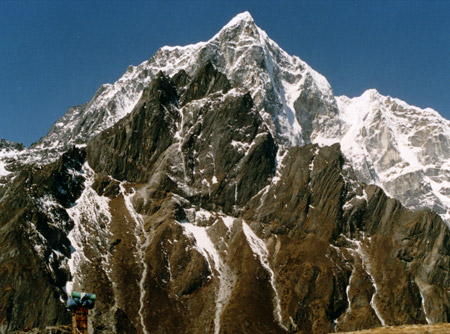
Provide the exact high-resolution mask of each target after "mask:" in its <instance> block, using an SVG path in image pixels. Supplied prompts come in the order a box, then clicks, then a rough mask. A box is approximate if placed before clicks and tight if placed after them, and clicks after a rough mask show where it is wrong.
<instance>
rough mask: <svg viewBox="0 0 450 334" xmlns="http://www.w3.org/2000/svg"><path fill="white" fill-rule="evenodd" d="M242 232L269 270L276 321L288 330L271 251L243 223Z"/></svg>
mask: <svg viewBox="0 0 450 334" xmlns="http://www.w3.org/2000/svg"><path fill="white" fill-rule="evenodd" d="M242 230H243V232H244V234H245V237H246V238H247V241H248V244H249V246H250V248H251V249H252V251H253V253H254V254H255V255H257V256H258V258H259V261H260V263H261V265H262V266H263V267H264V269H266V270H267V272H268V273H269V275H270V284H271V285H272V289H273V292H274V297H273V303H274V316H275V319H276V320H277V321H278V324H279V325H280V326H281V327H282V328H283V329H285V330H287V328H286V327H285V326H284V325H283V322H282V321H283V319H282V317H281V306H280V297H279V296H278V291H277V289H276V284H275V273H274V271H273V270H272V268H270V263H269V251H268V249H267V247H266V244H265V243H264V241H263V240H261V239H260V238H258V237H257V236H256V234H255V233H254V232H253V230H252V229H251V228H250V226H248V225H247V223H246V222H242Z"/></svg>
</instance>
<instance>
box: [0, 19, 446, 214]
mask: <svg viewBox="0 0 450 334" xmlns="http://www.w3.org/2000/svg"><path fill="white" fill-rule="evenodd" d="M208 62H209V63H211V64H212V65H213V66H214V68H215V69H217V70H218V71H219V72H221V73H223V74H224V75H225V76H226V78H227V79H228V80H229V82H230V84H231V86H232V87H233V88H234V89H235V91H237V92H241V93H247V92H249V93H250V95H251V97H252V100H253V103H254V105H255V109H256V110H257V111H258V113H259V114H260V115H261V117H262V119H263V121H264V124H265V125H266V126H267V127H268V128H269V129H270V132H271V135H272V136H273V137H274V138H275V140H276V142H277V143H278V144H279V145H284V146H287V147H290V146H296V145H304V144H308V143H316V144H319V145H331V144H333V143H337V142H339V143H340V144H341V146H342V150H343V152H344V154H345V155H346V157H347V159H349V160H350V161H352V163H353V164H354V167H355V169H356V170H357V171H358V173H359V175H360V177H362V178H363V180H365V181H366V182H375V183H376V184H378V185H380V186H382V187H383V188H384V189H385V190H386V191H387V192H388V193H389V194H391V195H392V196H396V197H398V198H400V199H401V200H402V201H403V203H404V204H407V205H408V206H410V207H420V208H422V207H431V208H434V209H435V210H437V211H438V212H440V213H441V214H442V213H444V212H447V210H449V208H450V199H448V197H449V195H448V194H449V193H450V187H447V186H445V184H446V183H442V182H444V181H445V180H447V175H448V173H450V172H449V171H448V170H450V162H449V156H450V151H449V149H448V147H449V146H450V145H449V142H450V133H449V131H450V130H449V122H448V121H446V120H444V119H443V118H442V117H441V116H440V115H439V114H438V113H437V112H436V111H434V110H432V109H420V108H417V107H412V106H409V105H408V104H407V103H405V102H403V101H401V100H399V99H395V98H392V97H389V96H383V95H381V94H380V93H379V92H378V91H377V90H375V89H370V90H367V91H366V92H364V93H363V94H362V95H361V96H359V97H356V98H352V99H351V98H348V97H345V96H341V97H338V98H335V96H334V94H333V91H332V89H331V86H330V84H329V83H328V81H327V79H326V78H325V77H324V76H322V75H321V74H319V73H317V72H316V71H315V70H314V69H312V68H311V67H310V66H309V65H308V64H307V63H305V62H304V61H302V60H301V59H300V58H298V57H297V56H291V55H289V54H288V53H287V52H285V51H284V50H283V49H282V48H280V46H279V45H278V44H277V43H276V42H274V41H273V40H271V39H270V38H269V36H268V35H267V33H266V32H265V31H264V30H262V29H261V28H259V27H258V26H257V25H256V23H255V21H254V20H253V17H252V16H251V15H250V13H248V12H243V13H240V14H238V15H237V16H236V17H234V18H233V19H231V20H230V21H229V22H228V23H227V24H226V25H225V26H224V27H223V28H222V29H221V30H220V31H219V32H218V33H217V34H215V35H214V36H213V37H212V38H211V39H209V40H208V41H204V42H199V43H196V44H191V45H186V46H171V47H169V46H164V47H162V48H161V49H159V50H158V51H157V52H156V54H155V55H154V56H153V57H151V58H150V59H149V60H147V61H144V62H143V63H141V64H140V65H138V66H130V67H128V69H127V70H126V72H125V73H124V74H123V76H122V77H121V78H119V80H117V81H116V82H115V83H113V84H104V85H102V86H101V87H100V88H99V90H98V91H97V92H96V94H95V95H94V97H93V98H92V99H91V100H90V101H89V102H88V103H86V104H85V105H82V106H76V107H73V108H70V109H69V110H68V111H67V113H66V114H65V115H64V116H63V117H62V118H61V119H60V120H58V121H57V122H56V123H55V124H54V125H53V127H52V128H51V129H50V131H49V133H48V134H47V135H46V136H45V137H43V138H42V139H41V140H40V141H39V142H37V143H36V144H34V145H33V146H32V147H31V149H29V150H27V151H23V152H21V153H20V155H17V159H16V160H17V161H19V160H20V161H27V162H38V163H46V162H49V161H53V160H55V159H56V158H57V157H59V156H60V154H61V153H62V152H64V151H65V150H67V148H69V147H70V146H73V145H85V144H87V143H88V142H89V141H90V140H91V139H92V138H93V137H94V136H96V135H97V134H99V133H100V132H102V131H104V130H105V129H107V128H109V127H111V126H112V125H114V124H116V123H117V122H118V121H119V120H120V119H121V118H123V117H124V116H126V115H128V114H129V113H130V112H131V111H132V110H133V108H134V107H135V106H136V104H137V102H138V101H139V99H140V98H141V95H142V91H143V89H144V88H145V87H147V86H148V85H149V83H150V82H151V81H152V80H153V79H154V78H155V77H156V75H157V74H158V73H159V72H163V73H165V74H166V75H167V76H169V77H173V76H174V75H176V74H177V73H179V72H180V71H184V72H185V73H186V74H187V76H188V77H190V78H192V77H193V76H194V75H195V73H196V72H197V71H198V70H199V69H200V68H201V67H202V66H203V65H204V64H206V63H208ZM8 159H9V160H8V161H12V160H14V159H11V158H8ZM2 166H3V167H2V168H3V169H2V170H5V172H3V174H5V173H6V171H7V170H9V169H10V168H9V167H8V163H2ZM427 171H428V172H427ZM436 171H439V173H444V175H445V176H442V175H440V176H436V175H434V174H436ZM433 173H434V174H433ZM393 180H403V181H401V182H400V181H399V182H400V183H401V184H399V183H397V182H394V181H393ZM445 182H447V181H445ZM410 184H414V186H415V187H416V188H417V189H419V192H420V194H422V195H420V196H416V195H412V194H411V190H410V188H411V187H410V186H408V185H410ZM445 203H446V204H445Z"/></svg>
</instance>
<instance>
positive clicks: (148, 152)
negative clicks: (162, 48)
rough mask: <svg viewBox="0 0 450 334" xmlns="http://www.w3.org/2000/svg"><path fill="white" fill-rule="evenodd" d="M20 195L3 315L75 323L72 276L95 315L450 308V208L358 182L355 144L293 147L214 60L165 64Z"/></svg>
mask: <svg viewBox="0 0 450 334" xmlns="http://www.w3.org/2000/svg"><path fill="white" fill-rule="evenodd" d="M4 196H5V197H4V199H3V201H2V202H1V204H0V205H1V206H0V218H1V220H0V223H1V226H0V229H1V234H0V238H1V239H0V240H1V244H0V245H1V246H0V247H2V251H1V258H0V278H1V279H0V291H2V293H3V296H5V298H3V299H2V300H1V301H0V332H1V333H6V332H8V331H10V330H13V329H20V328H25V327H39V326H41V327H42V326H45V325H52V324H55V323H67V322H68V321H69V319H68V314H67V313H65V311H64V305H63V303H62V302H60V300H59V299H60V297H62V296H63V294H64V292H63V290H62V287H63V286H64V285H65V284H66V281H67V280H69V281H72V282H73V285H74V288H75V289H80V290H84V291H90V292H93V293H95V294H97V296H98V300H97V304H96V307H95V309H94V310H93V311H92V312H91V313H90V319H91V320H90V321H91V322H90V325H91V328H92V329H93V331H94V332H95V333H139V334H140V333H143V334H146V333H193V334H197V333H222V334H225V333H305V334H306V333H327V332H332V331H334V330H341V331H344V330H357V329H364V328H372V327H376V326H380V325H398V324H403V323H425V322H426V321H430V322H445V321H448V320H449V316H448V315H449V312H450V304H449V299H448V292H447V289H448V287H449V283H450V281H449V279H448V268H449V248H448V240H449V232H448V228H447V226H446V225H445V223H443V221H442V220H441V219H440V218H439V217H438V216H437V215H436V214H434V213H432V212H430V211H420V212H411V211H408V210H406V209H405V208H403V207H402V206H401V205H400V203H399V202H398V201H396V200H394V199H391V198H388V197H387V196H386V195H385V194H384V193H383V191H382V190H381V189H380V188H378V187H376V186H367V185H365V184H363V183H360V182H358V180H357V179H356V177H355V176H354V173H353V170H352V169H351V168H350V167H349V166H348V165H347V163H346V161H345V160H344V158H343V156H342V154H341V152H340V147H339V145H333V146H327V147H319V146H317V145H307V146H303V147H292V148H290V149H285V148H279V147H278V145H277V143H276V141H275V140H274V138H273V136H272V134H271V132H270V130H269V129H268V128H267V127H266V126H265V125H264V122H263V120H262V119H261V116H260V113H258V112H257V111H256V110H255V107H254V104H253V100H252V98H251V96H250V95H249V94H247V93H246V92H245V91H244V92H243V91H240V90H238V89H236V88H234V87H232V86H231V84H230V83H229V81H228V80H227V79H226V77H225V76H224V75H223V74H221V73H220V72H218V71H217V70H216V69H215V68H214V66H212V65H211V64H210V63H207V64H206V65H205V66H204V67H201V68H199V70H198V72H196V73H194V75H192V77H189V76H188V75H187V74H186V73H184V72H179V73H178V74H176V75H174V76H173V77H172V78H170V77H167V76H166V75H164V74H163V73H160V74H159V75H158V76H157V77H156V78H155V80H154V81H152V83H151V84H150V85H149V86H148V87H147V88H146V89H144V91H143V94H142V97H141V99H140V101H139V103H138V104H137V106H136V107H135V109H134V110H133V111H132V112H131V113H130V114H129V115H128V116H126V117H125V118H123V119H122V120H121V121H120V122H119V123H117V124H116V125H115V126H113V127H111V128H110V129H108V130H106V131H104V132H102V133H101V134H99V135H98V136H97V137H95V138H94V139H93V140H92V141H91V142H90V143H89V145H88V146H87V147H86V148H85V149H83V150H79V149H72V150H71V151H69V152H68V153H67V154H65V155H64V156H63V157H62V158H61V159H60V160H58V161H57V162H56V163H54V164H52V165H48V166H45V167H42V168H40V169H25V170H24V171H23V172H22V173H21V174H20V175H19V176H18V177H17V179H15V180H14V181H13V182H12V183H11V185H10V188H8V189H7V190H6V191H5V195H4ZM24 258H26V259H27V261H23V259H24ZM69 258H70V262H68V260H69ZM43 296H44V297H43ZM30 305H32V307H30Z"/></svg>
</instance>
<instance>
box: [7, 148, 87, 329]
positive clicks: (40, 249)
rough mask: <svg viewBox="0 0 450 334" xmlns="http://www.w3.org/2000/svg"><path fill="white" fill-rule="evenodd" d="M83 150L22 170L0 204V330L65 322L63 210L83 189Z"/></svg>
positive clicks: (67, 224) (66, 223) (67, 251)
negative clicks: (81, 173)
mask: <svg viewBox="0 0 450 334" xmlns="http://www.w3.org/2000/svg"><path fill="white" fill-rule="evenodd" d="M83 161H84V153H82V152H80V151H79V150H77V149H74V150H72V151H70V152H68V153H66V154H64V155H63V156H62V157H61V158H60V159H59V160H58V161H57V162H55V163H53V164H52V165H49V166H45V167H42V168H26V169H24V170H22V171H21V172H20V174H19V175H18V176H17V177H16V178H15V179H14V180H13V182H12V184H11V185H10V187H8V189H7V191H6V194H4V197H3V200H2V201H1V203H0V222H1V227H0V229H1V233H0V244H1V255H0V268H1V269H0V281H1V284H0V290H1V291H2V295H3V298H2V300H1V302H0V319H1V321H0V332H1V333H7V332H9V331H11V330H12V329H20V328H33V327H41V326H44V325H47V324H53V323H67V322H68V321H69V315H68V314H67V312H66V310H65V307H64V304H63V303H61V301H60V300H63V298H65V295H66V293H65V292H64V291H63V288H64V287H65V285H66V282H67V280H68V279H69V278H70V272H68V271H67V267H66V266H65V263H66V262H67V259H68V258H70V256H71V244H70V241H69V239H68V238H67V234H68V233H69V231H70V230H71V229H72V227H73V223H72V222H71V221H70V219H69V217H68V215H67V212H66V209H67V208H69V207H70V206H71V205H72V204H73V201H75V200H76V199H77V198H78V197H79V196H80V193H81V191H82V184H83V182H82V181H83V180H82V177H81V176H77V175H74V174H73V172H74V171H77V170H79V169H80V168H81V164H80V162H81V163H82V162H83Z"/></svg>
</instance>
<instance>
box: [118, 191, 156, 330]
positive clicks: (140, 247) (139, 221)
mask: <svg viewBox="0 0 450 334" xmlns="http://www.w3.org/2000/svg"><path fill="white" fill-rule="evenodd" d="M120 192H121V193H122V196H123V199H124V202H125V206H126V208H127V210H128V212H129V214H130V215H131V218H132V219H133V220H134V222H135V224H136V228H135V231H136V233H135V235H136V242H137V253H138V256H139V259H140V261H141V263H142V267H143V270H142V275H141V280H140V281H139V289H140V296H139V312H138V314H139V319H140V322H141V326H142V331H143V332H144V334H149V331H148V329H147V326H146V325H145V318H144V309H145V296H146V286H145V280H146V278H147V275H148V264H147V262H146V261H145V250H146V249H147V247H148V245H149V244H150V238H149V236H148V235H147V233H146V232H145V227H144V220H143V218H142V215H140V214H138V213H137V212H136V210H135V209H134V206H133V203H132V198H133V197H134V195H135V194H136V192H135V190H134V189H133V191H132V192H131V193H126V190H125V187H124V185H123V183H121V184H120ZM142 235H143V236H144V243H142V238H139V237H140V236H142Z"/></svg>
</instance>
